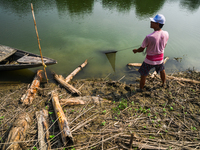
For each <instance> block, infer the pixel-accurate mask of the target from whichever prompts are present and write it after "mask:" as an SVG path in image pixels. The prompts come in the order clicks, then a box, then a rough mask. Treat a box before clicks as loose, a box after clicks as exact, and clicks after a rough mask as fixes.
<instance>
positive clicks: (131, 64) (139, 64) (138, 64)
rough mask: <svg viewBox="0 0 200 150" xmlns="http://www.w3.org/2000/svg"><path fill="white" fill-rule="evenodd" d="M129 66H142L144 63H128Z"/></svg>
mask: <svg viewBox="0 0 200 150" xmlns="http://www.w3.org/2000/svg"><path fill="white" fill-rule="evenodd" d="M127 65H128V66H133V67H140V66H142V63H128V64H127Z"/></svg>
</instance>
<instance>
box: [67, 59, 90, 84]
mask: <svg viewBox="0 0 200 150" xmlns="http://www.w3.org/2000/svg"><path fill="white" fill-rule="evenodd" d="M86 65H87V59H86V60H85V62H84V63H83V64H82V65H80V66H79V67H78V68H76V69H75V70H74V71H73V72H72V73H71V74H70V75H68V76H67V77H66V78H65V82H69V81H70V80H72V79H73V77H74V76H75V75H76V74H77V73H78V72H79V71H80V70H81V69H82V68H83V67H85V66H86Z"/></svg>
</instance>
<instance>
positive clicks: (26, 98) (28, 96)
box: [21, 70, 43, 105]
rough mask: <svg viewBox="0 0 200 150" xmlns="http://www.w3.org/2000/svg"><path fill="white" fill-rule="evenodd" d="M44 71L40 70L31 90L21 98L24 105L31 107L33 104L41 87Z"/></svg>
mask: <svg viewBox="0 0 200 150" xmlns="http://www.w3.org/2000/svg"><path fill="white" fill-rule="evenodd" d="M42 72H43V71H42V70H38V71H37V74H36V76H35V77H34V79H33V81H32V84H31V86H30V88H29V89H28V90H27V91H26V94H24V95H23V96H22V98H21V102H22V103H23V105H30V104H32V102H33V99H34V97H35V95H36V93H37V89H38V87H39V86H40V82H41V81H42Z"/></svg>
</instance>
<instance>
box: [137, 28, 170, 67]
mask: <svg viewBox="0 0 200 150" xmlns="http://www.w3.org/2000/svg"><path fill="white" fill-rule="evenodd" d="M168 39H169V34H168V32H167V31H163V30H160V31H154V32H153V33H151V34H149V35H147V36H146V37H145V39H144V41H143V43H142V46H141V47H142V48H146V53H147V55H146V58H145V60H144V62H145V63H147V64H150V65H159V64H161V63H163V58H164V49H165V46H166V44H167V41H168Z"/></svg>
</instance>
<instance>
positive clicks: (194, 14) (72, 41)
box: [0, 0, 200, 83]
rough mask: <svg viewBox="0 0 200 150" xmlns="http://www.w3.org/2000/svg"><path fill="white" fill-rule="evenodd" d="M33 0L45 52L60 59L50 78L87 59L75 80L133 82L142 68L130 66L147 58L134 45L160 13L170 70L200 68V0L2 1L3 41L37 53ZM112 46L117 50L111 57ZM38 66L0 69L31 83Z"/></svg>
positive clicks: (4, 76)
mask: <svg viewBox="0 0 200 150" xmlns="http://www.w3.org/2000/svg"><path fill="white" fill-rule="evenodd" d="M31 2H33V7H34V12H35V17H36V23H37V28H38V32H39V37H40V44H41V48H42V54H43V56H46V57H50V58H53V59H55V60H57V61H58V63H57V64H56V65H52V66H48V67H47V71H48V76H50V79H51V78H52V76H51V75H50V72H51V71H54V72H55V73H57V74H61V75H63V76H64V77H65V76H67V75H68V74H70V73H71V72H72V71H73V70H74V69H75V68H76V67H78V66H79V65H81V64H82V63H83V62H84V61H85V60H86V59H88V65H87V66H86V67H85V68H84V69H83V70H82V71H81V72H80V73H79V74H77V76H76V77H75V79H81V78H97V77H101V78H105V77H106V76H107V75H110V76H109V77H110V78H111V79H113V80H119V79H121V78H122V77H124V78H123V79H122V80H121V81H122V82H127V83H134V82H135V79H136V77H139V73H138V72H137V71H134V70H133V69H132V70H129V68H128V67H127V66H126V65H127V64H128V63H142V62H143V60H144V58H145V56H144V55H143V54H142V53H141V54H138V53H137V54H133V52H132V49H133V48H137V47H139V45H141V43H142V41H143V39H144V38H145V36H146V35H147V34H149V33H151V32H153V30H152V29H151V28H150V20H149V18H150V17H154V16H155V15H156V14H158V13H160V14H164V16H165V17H166V24H165V25H164V27H163V30H166V31H168V32H169V35H170V38H169V41H168V44H167V47H166V48H165V56H168V57H169V60H168V62H167V63H166V65H165V68H166V72H167V73H172V72H176V71H183V70H186V69H188V68H190V69H193V68H194V69H195V70H198V71H200V66H199V63H200V59H199V58H200V53H199V51H200V48H199V43H200V28H199V24H200V17H199V16H200V9H199V7H200V0H148V1H146V0H123V1H121V0H84V1H83V0H39V1H30V0H18V1H15V0H1V1H0V14H1V15H0V20H1V23H0V44H2V45H7V46H11V47H14V48H18V49H21V50H25V51H29V52H32V53H36V54H39V49H38V44H37V37H36V33H35V28H34V22H33V18H32V13H31ZM111 50H116V51H118V52H117V53H116V54H113V55H112V56H110V57H107V56H106V55H105V53H104V52H107V51H111ZM120 50H121V51H120ZM40 68H41V69H42V67H39V68H33V69H24V70H18V71H7V72H0V80H1V81H21V82H30V81H31V80H32V78H33V76H34V74H35V72H36V70H37V69H40Z"/></svg>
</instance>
